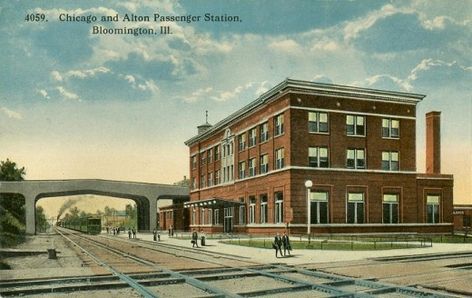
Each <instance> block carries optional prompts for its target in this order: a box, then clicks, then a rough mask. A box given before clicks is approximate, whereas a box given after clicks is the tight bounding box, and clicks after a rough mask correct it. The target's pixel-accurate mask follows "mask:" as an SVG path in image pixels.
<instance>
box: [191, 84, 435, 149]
mask: <svg viewBox="0 0 472 298" xmlns="http://www.w3.org/2000/svg"><path fill="white" fill-rule="evenodd" d="M288 91H294V92H297V91H300V92H304V93H306V92H309V93H310V94H313V95H322V96H336V97H348V98H354V99H360V100H374V101H375V100H378V101H389V102H393V103H407V104H415V105H416V104H417V103H419V102H420V101H421V100H423V98H424V97H425V96H426V95H423V94H416V93H406V92H396V91H387V90H378V89H370V88H360V87H353V86H345V85H336V84H325V83H315V82H309V81H301V80H293V79H286V80H284V81H282V82H280V83H279V84H277V85H276V86H274V87H272V88H271V89H270V90H268V91H266V92H265V93H263V94H261V95H260V96H259V97H258V98H257V99H256V100H254V101H252V102H250V103H249V104H248V105H246V106H244V107H243V108H241V109H239V110H237V111H236V112H234V113H232V114H231V115H229V116H228V117H226V118H224V119H223V120H221V121H219V122H218V123H216V124H215V125H214V126H213V127H212V128H210V129H208V130H207V131H205V132H204V133H202V134H199V135H196V136H194V137H192V138H190V139H189V140H187V141H186V142H185V145H187V146H190V145H192V144H194V143H195V142H198V141H199V140H201V139H204V138H206V137H208V136H210V135H212V134H214V133H215V132H217V131H219V130H220V129H222V128H225V127H226V126H228V125H229V124H230V123H231V122H233V121H234V120H235V119H237V118H239V117H241V116H242V115H244V114H247V113H250V112H251V111H253V110H254V109H255V108H257V107H259V106H262V105H263V104H265V103H266V102H268V101H269V100H270V99H274V98H278V97H279V96H281V95H283V94H286V92H288Z"/></svg>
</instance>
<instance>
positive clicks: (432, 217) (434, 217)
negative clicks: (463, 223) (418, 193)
mask: <svg viewBox="0 0 472 298" xmlns="http://www.w3.org/2000/svg"><path fill="white" fill-rule="evenodd" d="M426 222H427V223H433V224H435V223H439V196H438V195H427V196H426Z"/></svg>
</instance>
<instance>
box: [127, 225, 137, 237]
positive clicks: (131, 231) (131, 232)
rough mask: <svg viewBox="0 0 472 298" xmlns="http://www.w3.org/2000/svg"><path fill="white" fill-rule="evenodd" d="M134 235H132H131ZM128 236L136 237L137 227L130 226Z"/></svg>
mask: <svg viewBox="0 0 472 298" xmlns="http://www.w3.org/2000/svg"><path fill="white" fill-rule="evenodd" d="M131 236H132V237H131ZM128 238H129V239H131V238H133V239H136V229H135V228H132V229H131V228H128Z"/></svg>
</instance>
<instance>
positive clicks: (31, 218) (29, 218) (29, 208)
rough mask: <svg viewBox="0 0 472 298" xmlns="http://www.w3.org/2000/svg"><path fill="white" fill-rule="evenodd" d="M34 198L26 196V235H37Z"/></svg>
mask: <svg viewBox="0 0 472 298" xmlns="http://www.w3.org/2000/svg"><path fill="white" fill-rule="evenodd" d="M35 211H36V210H35V206H34V196H32V195H28V196H27V195H25V215H26V234H28V235H34V234H36V221H35V216H36V214H35Z"/></svg>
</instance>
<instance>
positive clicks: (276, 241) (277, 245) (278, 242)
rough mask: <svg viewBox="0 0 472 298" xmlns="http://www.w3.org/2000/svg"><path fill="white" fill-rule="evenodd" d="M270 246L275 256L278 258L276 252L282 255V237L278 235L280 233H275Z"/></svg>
mask: <svg viewBox="0 0 472 298" xmlns="http://www.w3.org/2000/svg"><path fill="white" fill-rule="evenodd" d="M272 247H273V248H274V249H275V257H276V258H278V256H277V254H278V253H279V252H280V256H281V257H283V255H282V237H280V234H279V233H277V235H275V238H274V243H273V244H272Z"/></svg>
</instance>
